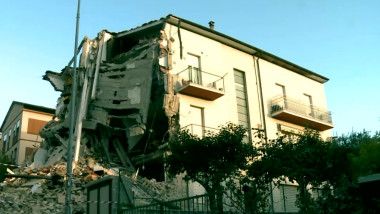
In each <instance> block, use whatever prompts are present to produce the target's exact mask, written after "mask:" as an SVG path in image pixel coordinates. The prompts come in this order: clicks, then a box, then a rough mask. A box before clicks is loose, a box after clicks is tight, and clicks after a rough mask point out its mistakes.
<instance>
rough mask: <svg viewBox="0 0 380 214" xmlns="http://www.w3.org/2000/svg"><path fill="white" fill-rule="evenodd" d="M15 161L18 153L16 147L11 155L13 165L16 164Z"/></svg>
mask: <svg viewBox="0 0 380 214" xmlns="http://www.w3.org/2000/svg"><path fill="white" fill-rule="evenodd" d="M17 159H18V153H17V147H16V148H15V150H14V152H13V155H12V161H13V163H15V164H17Z"/></svg>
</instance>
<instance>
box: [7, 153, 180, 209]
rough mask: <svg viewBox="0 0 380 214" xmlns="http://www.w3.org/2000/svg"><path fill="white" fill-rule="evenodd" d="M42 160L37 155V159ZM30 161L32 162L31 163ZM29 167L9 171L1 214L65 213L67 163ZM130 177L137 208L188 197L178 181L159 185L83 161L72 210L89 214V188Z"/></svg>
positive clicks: (76, 177) (78, 168)
mask: <svg viewBox="0 0 380 214" xmlns="http://www.w3.org/2000/svg"><path fill="white" fill-rule="evenodd" d="M36 156H38V155H37V153H36V154H35V157H36ZM29 161H30V160H29ZM36 162H37V161H34V162H33V164H29V167H24V168H21V167H18V168H15V169H12V170H11V169H10V168H11V167H9V168H8V169H7V172H8V174H7V178H6V179H5V180H4V181H3V182H2V183H1V185H0V213H38V214H44V213H48V214H55V213H57V214H58V213H64V212H65V199H66V188H65V181H66V161H65V160H64V159H61V160H60V161H58V162H57V163H55V164H53V165H48V166H45V167H42V168H34V169H33V168H32V167H30V165H31V166H33V165H35V164H36ZM120 174H121V176H127V177H129V178H130V179H131V180H133V181H134V182H133V185H132V192H133V195H134V202H133V204H134V206H140V205H147V204H150V203H152V202H156V201H167V200H173V199H177V198H181V197H184V196H183V193H182V192H180V191H179V189H181V188H178V186H177V184H176V183H175V180H173V181H172V182H157V181H156V180H155V179H147V178H144V177H139V176H136V175H137V173H136V174H131V173H130V172H128V171H121V173H119V168H117V167H111V166H108V167H106V166H102V165H101V164H100V163H98V162H97V161H96V160H95V159H94V158H91V157H87V158H86V159H84V158H82V159H81V161H79V163H78V164H77V165H76V167H75V169H74V170H73V174H72V180H73V187H72V192H71V195H72V204H71V207H72V210H73V213H86V206H87V203H86V202H87V195H86V188H85V185H86V184H89V183H90V182H93V181H96V180H98V179H100V178H102V177H105V176H119V175H120Z"/></svg>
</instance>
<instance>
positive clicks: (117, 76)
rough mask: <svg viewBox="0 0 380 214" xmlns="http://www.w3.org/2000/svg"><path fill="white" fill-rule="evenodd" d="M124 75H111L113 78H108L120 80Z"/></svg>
mask: <svg viewBox="0 0 380 214" xmlns="http://www.w3.org/2000/svg"><path fill="white" fill-rule="evenodd" d="M124 76H125V75H113V76H108V78H109V79H121V78H123V77H124Z"/></svg>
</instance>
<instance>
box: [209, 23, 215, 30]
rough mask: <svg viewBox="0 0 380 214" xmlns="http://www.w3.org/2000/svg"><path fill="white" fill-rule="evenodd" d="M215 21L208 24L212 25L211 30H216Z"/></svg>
mask: <svg viewBox="0 0 380 214" xmlns="http://www.w3.org/2000/svg"><path fill="white" fill-rule="evenodd" d="M214 24H215V22H213V21H210V22H209V23H208V25H209V26H210V29H211V30H214V28H215V25H214Z"/></svg>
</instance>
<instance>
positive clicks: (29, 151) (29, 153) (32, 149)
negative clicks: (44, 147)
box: [25, 147, 34, 159]
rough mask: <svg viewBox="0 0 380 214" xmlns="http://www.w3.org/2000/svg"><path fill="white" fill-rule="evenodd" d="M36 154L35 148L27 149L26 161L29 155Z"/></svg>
mask: <svg viewBox="0 0 380 214" xmlns="http://www.w3.org/2000/svg"><path fill="white" fill-rule="evenodd" d="M33 152H34V148H32V147H26V148H25V159H26V158H27V157H28V156H29V155H32V154H33Z"/></svg>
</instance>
